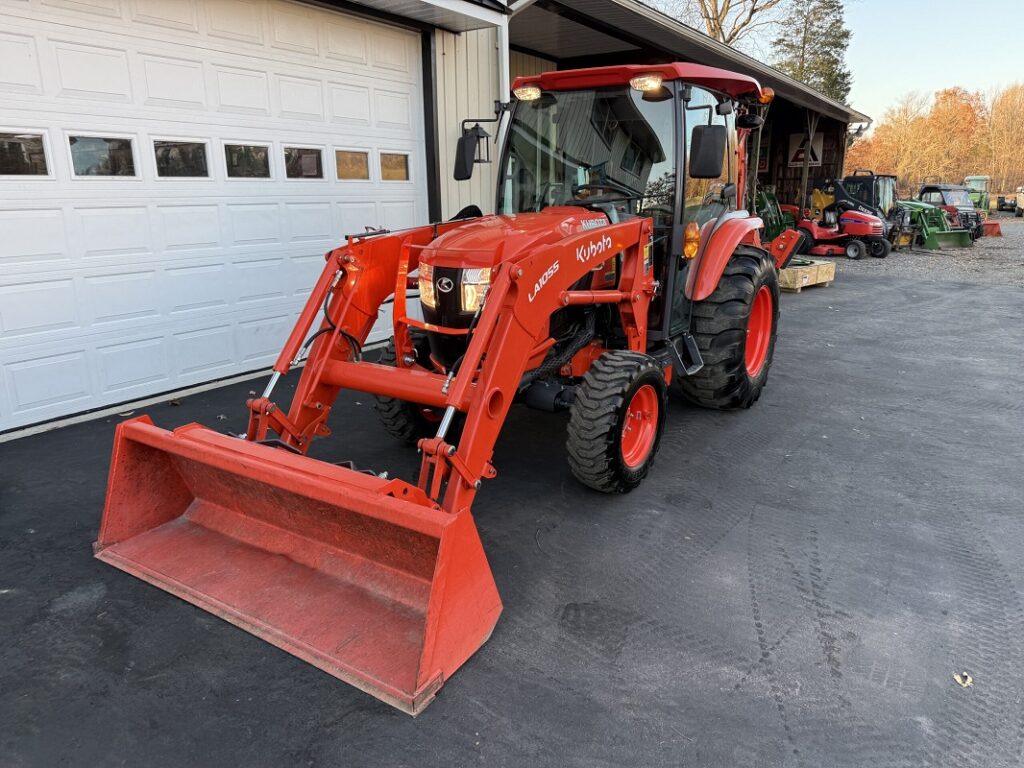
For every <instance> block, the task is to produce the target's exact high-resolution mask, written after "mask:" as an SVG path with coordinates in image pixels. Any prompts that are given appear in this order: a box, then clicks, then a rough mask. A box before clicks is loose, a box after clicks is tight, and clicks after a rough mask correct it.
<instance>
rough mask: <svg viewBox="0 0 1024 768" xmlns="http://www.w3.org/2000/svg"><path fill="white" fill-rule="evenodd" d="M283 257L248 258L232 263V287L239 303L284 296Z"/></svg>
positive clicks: (286, 272) (285, 282)
mask: <svg viewBox="0 0 1024 768" xmlns="http://www.w3.org/2000/svg"><path fill="white" fill-rule="evenodd" d="M286 267H287V262H286V261H285V260H284V259H277V258H275V259H248V260H239V261H236V262H235V264H234V273H233V275H232V281H231V282H232V288H233V289H234V290H235V291H237V293H236V295H237V297H238V298H237V301H238V303H239V304H247V303H252V302H266V301H268V300H272V299H283V298H285V295H286V294H285V288H286V286H287V285H288V270H287V268H286Z"/></svg>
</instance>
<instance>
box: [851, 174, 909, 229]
mask: <svg viewBox="0 0 1024 768" xmlns="http://www.w3.org/2000/svg"><path fill="white" fill-rule="evenodd" d="M843 187H844V188H845V190H846V192H847V193H848V194H849V195H850V196H851V197H852V198H853V199H855V200H857V201H858V202H860V203H862V204H863V205H865V206H867V207H868V208H870V209H871V210H872V212H873V213H875V214H876V215H880V216H881V217H882V218H888V217H889V216H890V215H891V214H892V211H893V208H895V207H896V200H897V193H896V177H895V176H889V175H877V174H875V173H874V172H873V171H862V170H856V171H854V172H853V175H852V176H847V177H846V178H844V179H843Z"/></svg>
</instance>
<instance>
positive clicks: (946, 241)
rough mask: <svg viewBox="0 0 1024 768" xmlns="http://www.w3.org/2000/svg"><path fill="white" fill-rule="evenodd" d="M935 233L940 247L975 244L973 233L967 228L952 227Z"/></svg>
mask: <svg viewBox="0 0 1024 768" xmlns="http://www.w3.org/2000/svg"><path fill="white" fill-rule="evenodd" d="M933 234H934V235H935V240H936V242H937V244H938V247H939V248H970V247H971V246H972V245H974V241H973V240H972V239H971V233H970V232H968V231H967V230H966V229H951V230H948V231H946V232H934V233H933Z"/></svg>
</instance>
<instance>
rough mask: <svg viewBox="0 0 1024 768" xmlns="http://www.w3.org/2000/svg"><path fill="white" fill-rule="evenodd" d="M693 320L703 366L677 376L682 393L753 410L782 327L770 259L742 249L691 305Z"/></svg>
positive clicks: (706, 403)
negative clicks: (711, 288)
mask: <svg viewBox="0 0 1024 768" xmlns="http://www.w3.org/2000/svg"><path fill="white" fill-rule="evenodd" d="M766 302H767V303H766ZM766 307H767V309H766ZM693 320H694V322H693V335H694V338H695V339H696V340H697V346H698V347H699V348H700V353H701V357H703V358H704V367H703V368H701V369H700V370H699V371H698V372H697V373H695V374H694V375H693V376H680V377H678V378H677V379H676V384H677V385H678V389H679V392H680V393H681V394H682V395H683V397H685V398H686V399H687V400H689V401H690V402H691V403H695V404H696V405H700V406H703V407H705V408H716V409H718V410H732V409H735V408H749V407H750V406H752V405H753V404H754V403H755V402H757V399H758V398H759V397H760V396H761V391H762V390H763V389H764V386H765V382H767V380H768V369H769V368H770V367H771V363H772V356H773V354H774V352H775V335H776V331H777V329H778V325H779V276H778V273H777V272H776V271H775V269H774V266H773V262H772V260H771V257H769V256H768V254H767V253H765V252H764V251H761V250H758V249H756V248H750V247H747V246H742V245H741V246H740V247H738V248H737V249H736V252H735V253H734V254H733V256H732V258H731V259H730V260H729V263H728V264H727V265H726V267H725V272H724V273H723V274H722V277H721V279H720V280H719V281H718V287H717V288H715V291H714V293H712V294H711V295H710V296H708V297H707V298H706V299H704V300H703V301H699V302H697V303H695V304H694V305H693ZM752 322H753V326H757V327H752ZM748 347H749V349H748ZM755 347H756V349H755ZM748 352H749V358H750V362H751V363H753V364H749V363H748ZM755 353H756V354H755Z"/></svg>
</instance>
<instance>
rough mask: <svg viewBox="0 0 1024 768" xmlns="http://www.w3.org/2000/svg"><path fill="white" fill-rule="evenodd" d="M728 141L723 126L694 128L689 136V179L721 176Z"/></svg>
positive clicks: (725, 129)
mask: <svg viewBox="0 0 1024 768" xmlns="http://www.w3.org/2000/svg"><path fill="white" fill-rule="evenodd" d="M728 139H729V131H728V129H727V128H726V127H725V126H724V125H696V126H694V128H693V133H692V134H691V135H690V167H689V170H688V173H689V174H690V178H693V179H717V178H718V177H719V176H721V175H722V170H723V169H724V167H725V147H726V144H727V143H728Z"/></svg>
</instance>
